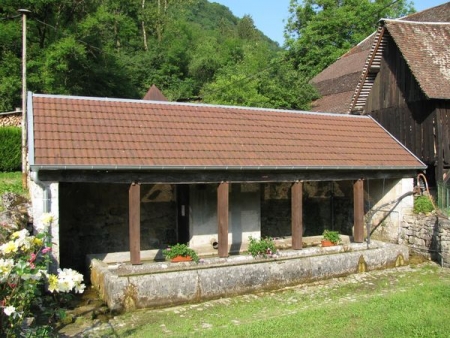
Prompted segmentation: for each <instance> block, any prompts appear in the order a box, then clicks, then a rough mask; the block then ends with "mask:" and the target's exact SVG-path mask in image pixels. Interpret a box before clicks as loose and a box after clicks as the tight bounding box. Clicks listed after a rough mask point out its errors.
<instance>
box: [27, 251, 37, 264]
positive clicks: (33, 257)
mask: <svg viewBox="0 0 450 338" xmlns="http://www.w3.org/2000/svg"><path fill="white" fill-rule="evenodd" d="M35 260H36V254H35V253H32V254H31V258H30V260H29V261H28V262H30V263H33V262H34V261H35Z"/></svg>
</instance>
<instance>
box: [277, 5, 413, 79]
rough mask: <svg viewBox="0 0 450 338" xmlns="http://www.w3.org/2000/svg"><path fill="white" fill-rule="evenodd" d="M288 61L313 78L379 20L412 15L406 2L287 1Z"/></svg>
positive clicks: (373, 28) (374, 26)
mask: <svg viewBox="0 0 450 338" xmlns="http://www.w3.org/2000/svg"><path fill="white" fill-rule="evenodd" d="M289 12H290V17H289V19H288V22H287V25H286V28H285V33H286V34H285V36H286V46H287V47H288V50H289V52H288V54H289V58H290V59H291V60H292V61H293V63H294V64H295V66H296V67H297V68H298V69H299V70H300V71H302V72H303V73H305V74H308V76H309V77H313V76H314V75H316V74H317V73H319V72H320V71H322V70H323V69H324V68H326V67H327V66H328V65H330V64H331V63H333V62H334V61H336V60H337V58H339V57H340V56H341V55H342V54H344V53H345V52H347V51H348V50H349V49H350V48H351V47H353V46H354V45H356V44H357V43H358V42H360V41H362V40H363V39H364V38H365V37H367V36H368V35H370V34H371V33H372V32H374V31H375V29H376V27H377V23H378V21H379V20H380V18H398V17H402V16H405V15H407V14H410V13H413V12H414V8H413V7H412V4H411V2H409V1H407V0H302V1H299V0H291V2H290V7H289Z"/></svg>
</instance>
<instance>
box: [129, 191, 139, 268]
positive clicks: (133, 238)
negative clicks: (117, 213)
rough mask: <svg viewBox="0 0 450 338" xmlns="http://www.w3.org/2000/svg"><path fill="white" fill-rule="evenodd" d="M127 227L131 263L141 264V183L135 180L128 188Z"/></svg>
mask: <svg viewBox="0 0 450 338" xmlns="http://www.w3.org/2000/svg"><path fill="white" fill-rule="evenodd" d="M129 229H130V260H131V264H133V265H137V264H141V185H140V184H138V183H135V182H133V183H132V184H131V186H130V190H129Z"/></svg>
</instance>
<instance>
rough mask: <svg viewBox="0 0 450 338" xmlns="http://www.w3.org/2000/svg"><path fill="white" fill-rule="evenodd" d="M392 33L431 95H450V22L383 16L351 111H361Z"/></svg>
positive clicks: (426, 93)
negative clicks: (415, 20)
mask: <svg viewBox="0 0 450 338" xmlns="http://www.w3.org/2000/svg"><path fill="white" fill-rule="evenodd" d="M389 37H392V39H393V41H394V42H395V44H396V45H397V47H398V48H399V50H400V53H401V54H402V56H403V58H404V59H405V61H406V63H407V65H408V67H409V69H410V70H411V73H412V74H413V75H414V77H415V79H416V80H417V83H418V84H419V86H420V88H421V89H422V91H423V92H424V94H425V95H426V96H427V97H428V98H430V99H449V98H450V23H448V22H413V21H401V20H381V21H380V28H379V29H378V31H377V33H376V35H375V39H374V41H373V45H372V48H371V51H370V53H369V55H368V57H367V60H366V64H365V66H364V69H363V72H362V76H361V78H360V81H359V83H358V85H357V87H356V90H355V94H354V96H353V98H352V103H351V105H350V111H362V110H363V108H364V106H365V103H366V100H367V97H368V95H369V93H370V90H371V88H372V86H373V83H374V81H375V78H376V74H377V73H378V70H379V69H380V64H381V60H382V58H383V50H384V49H385V48H386V44H387V39H388V38H389Z"/></svg>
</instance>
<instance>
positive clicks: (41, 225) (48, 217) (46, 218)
mask: <svg viewBox="0 0 450 338" xmlns="http://www.w3.org/2000/svg"><path fill="white" fill-rule="evenodd" d="M54 221H55V217H54V216H53V215H52V214H49V213H44V214H42V215H41V217H40V219H39V222H38V224H36V225H35V229H36V231H37V232H44V231H46V230H47V229H48V227H49V226H50V225H51V224H52V223H53V222H54Z"/></svg>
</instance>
